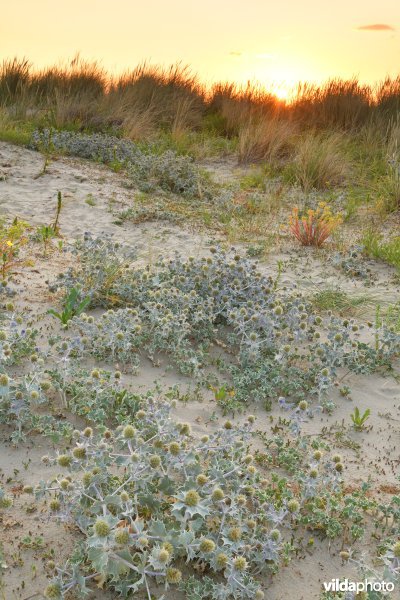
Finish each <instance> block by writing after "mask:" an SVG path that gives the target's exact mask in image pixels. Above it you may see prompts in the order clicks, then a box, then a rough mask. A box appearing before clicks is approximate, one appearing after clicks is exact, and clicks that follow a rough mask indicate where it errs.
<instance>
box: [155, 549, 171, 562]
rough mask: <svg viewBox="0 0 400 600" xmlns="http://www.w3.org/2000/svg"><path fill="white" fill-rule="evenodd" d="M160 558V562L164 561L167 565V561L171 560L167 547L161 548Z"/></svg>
mask: <svg viewBox="0 0 400 600" xmlns="http://www.w3.org/2000/svg"><path fill="white" fill-rule="evenodd" d="M158 560H159V561H160V563H163V564H164V565H166V564H167V562H169V561H170V560H171V555H170V553H169V552H168V550H166V549H165V548H162V549H161V550H160V552H159V553H158Z"/></svg>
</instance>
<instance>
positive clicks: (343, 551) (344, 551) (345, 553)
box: [339, 550, 350, 560]
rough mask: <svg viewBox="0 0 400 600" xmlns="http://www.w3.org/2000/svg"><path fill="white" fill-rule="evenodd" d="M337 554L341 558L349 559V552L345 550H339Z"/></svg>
mask: <svg viewBox="0 0 400 600" xmlns="http://www.w3.org/2000/svg"><path fill="white" fill-rule="evenodd" d="M339 556H340V558H341V559H342V560H349V558H350V553H349V552H347V551H346V550H342V551H341V552H339Z"/></svg>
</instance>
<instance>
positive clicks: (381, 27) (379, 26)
mask: <svg viewBox="0 0 400 600" xmlns="http://www.w3.org/2000/svg"><path fill="white" fill-rule="evenodd" d="M357 29H358V31H394V30H395V28H394V27H392V26H391V25H387V24H386V23H373V24H372V25H361V26H360V27H357Z"/></svg>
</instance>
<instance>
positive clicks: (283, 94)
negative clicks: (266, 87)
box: [272, 86, 289, 101]
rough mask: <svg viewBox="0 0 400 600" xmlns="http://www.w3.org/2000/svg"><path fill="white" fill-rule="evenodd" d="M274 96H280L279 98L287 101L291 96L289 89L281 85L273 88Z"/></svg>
mask: <svg viewBox="0 0 400 600" xmlns="http://www.w3.org/2000/svg"><path fill="white" fill-rule="evenodd" d="M272 93H273V94H274V96H276V97H277V98H278V100H282V101H286V100H287V99H288V97H289V90H288V89H286V88H284V87H282V86H280V87H279V88H275V89H273V90H272Z"/></svg>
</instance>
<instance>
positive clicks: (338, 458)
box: [332, 454, 342, 463]
mask: <svg viewBox="0 0 400 600" xmlns="http://www.w3.org/2000/svg"><path fill="white" fill-rule="evenodd" d="M332 460H333V462H334V463H340V462H342V457H341V456H340V454H334V455H333V456H332Z"/></svg>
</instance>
